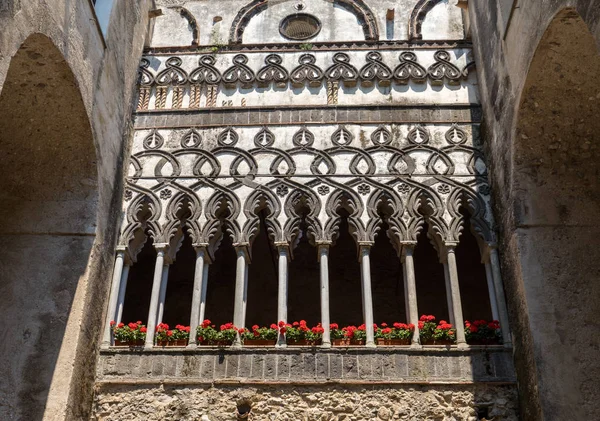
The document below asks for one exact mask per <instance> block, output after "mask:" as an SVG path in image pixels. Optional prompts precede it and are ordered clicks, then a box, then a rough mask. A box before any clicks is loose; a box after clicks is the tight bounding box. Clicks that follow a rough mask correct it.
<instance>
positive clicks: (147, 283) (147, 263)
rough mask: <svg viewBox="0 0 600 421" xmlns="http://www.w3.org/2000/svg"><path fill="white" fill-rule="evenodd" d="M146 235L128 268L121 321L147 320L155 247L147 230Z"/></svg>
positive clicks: (154, 262)
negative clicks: (140, 248) (135, 258)
mask: <svg viewBox="0 0 600 421" xmlns="http://www.w3.org/2000/svg"><path fill="white" fill-rule="evenodd" d="M146 237H147V240H146V243H145V244H144V247H142V250H141V251H140V253H139V254H138V255H137V262H135V263H134V264H133V265H132V266H131V269H129V276H128V278H127V289H126V290H125V301H124V303H123V317H122V322H124V323H130V322H136V321H138V320H140V321H142V322H143V323H147V322H148V312H149V311H150V296H151V295H152V280H153V278H154V267H155V264H156V249H155V248H154V245H153V239H152V237H150V235H149V233H148V232H146Z"/></svg>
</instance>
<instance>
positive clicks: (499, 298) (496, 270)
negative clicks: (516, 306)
mask: <svg viewBox="0 0 600 421" xmlns="http://www.w3.org/2000/svg"><path fill="white" fill-rule="evenodd" d="M490 265H491V266H492V277H493V278H494V290H495V291H496V302H497V304H498V314H499V316H500V319H499V320H498V321H499V322H500V328H501V329H502V341H503V342H504V346H505V347H507V348H508V347H511V346H512V339H511V335H510V326H509V322H508V310H507V308H506V297H505V295H504V285H503V284H502V275H501V272H500V259H499V258H498V250H497V249H496V247H495V246H494V245H492V246H491V248H490Z"/></svg>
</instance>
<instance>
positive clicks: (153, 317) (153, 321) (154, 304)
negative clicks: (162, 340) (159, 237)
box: [145, 243, 169, 348]
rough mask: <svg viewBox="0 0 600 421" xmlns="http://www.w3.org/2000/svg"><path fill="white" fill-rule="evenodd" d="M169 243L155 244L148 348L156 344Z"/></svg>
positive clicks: (147, 339)
mask: <svg viewBox="0 0 600 421" xmlns="http://www.w3.org/2000/svg"><path fill="white" fill-rule="evenodd" d="M168 247H169V244H167V243H157V244H154V248H156V265H155V266H154V279H153V280H152V295H151V297H150V311H149V312H148V324H147V326H146V327H147V332H146V344H145V347H146V348H152V347H153V346H154V332H155V331H156V325H157V317H158V303H159V300H160V291H161V286H162V280H163V272H164V266H165V256H166V253H167V248H168Z"/></svg>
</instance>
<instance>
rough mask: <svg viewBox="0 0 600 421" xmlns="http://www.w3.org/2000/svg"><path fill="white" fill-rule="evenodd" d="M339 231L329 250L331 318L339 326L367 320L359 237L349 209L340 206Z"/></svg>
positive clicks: (356, 323)
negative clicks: (356, 237)
mask: <svg viewBox="0 0 600 421" xmlns="http://www.w3.org/2000/svg"><path fill="white" fill-rule="evenodd" d="M338 213H339V215H340V225H339V234H338V237H337V238H336V240H335V244H334V245H333V247H331V249H330V252H329V291H330V293H329V300H330V314H331V322H332V323H337V324H339V325H340V326H347V325H354V326H359V325H361V324H363V323H364V318H363V310H362V309H363V303H362V293H361V290H362V286H361V278H360V271H361V269H360V263H359V261H358V250H357V247H356V241H355V240H354V238H352V235H351V234H350V229H351V228H350V224H349V221H348V219H349V217H350V215H349V212H348V211H347V210H346V209H344V208H341V209H340V210H339V211H338Z"/></svg>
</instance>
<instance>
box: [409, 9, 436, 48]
mask: <svg viewBox="0 0 600 421" xmlns="http://www.w3.org/2000/svg"><path fill="white" fill-rule="evenodd" d="M441 2H442V0H419V1H418V2H417V4H416V5H415V8H414V9H413V11H412V12H411V14H410V21H409V24H408V39H409V40H410V41H413V40H421V39H423V34H422V33H421V27H422V26H423V21H424V20H425V18H426V17H427V13H429V12H430V11H431V9H433V8H434V7H435V6H437V5H438V4H439V3H441Z"/></svg>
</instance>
